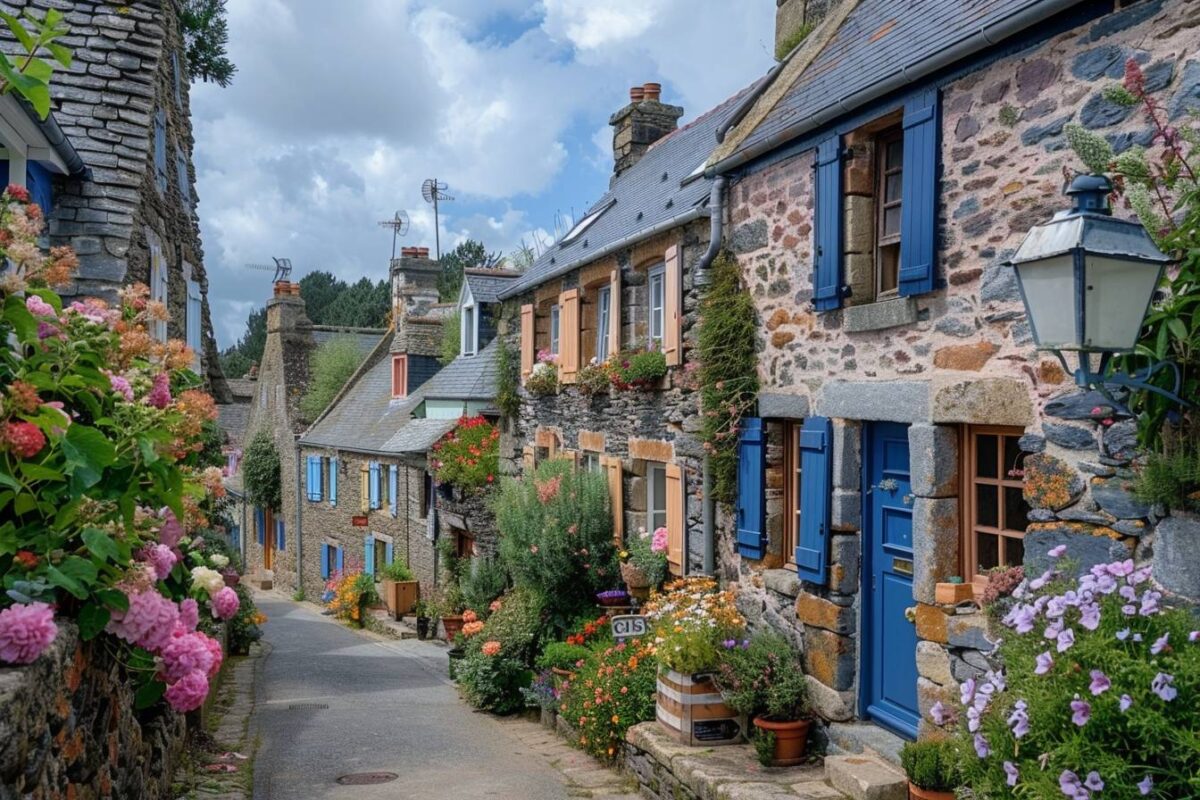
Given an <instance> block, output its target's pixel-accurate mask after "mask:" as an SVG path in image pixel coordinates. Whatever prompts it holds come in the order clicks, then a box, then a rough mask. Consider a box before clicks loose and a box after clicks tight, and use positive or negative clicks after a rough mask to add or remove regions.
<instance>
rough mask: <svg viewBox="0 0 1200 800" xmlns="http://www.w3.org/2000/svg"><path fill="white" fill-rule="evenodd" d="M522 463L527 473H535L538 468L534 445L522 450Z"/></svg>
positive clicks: (526, 446)
mask: <svg viewBox="0 0 1200 800" xmlns="http://www.w3.org/2000/svg"><path fill="white" fill-rule="evenodd" d="M521 461H522V466H523V467H524V468H525V471H526V472H533V470H534V468H536V467H537V451H536V450H534V448H533V446H532V445H528V444H527V445H525V447H523V448H522V449H521Z"/></svg>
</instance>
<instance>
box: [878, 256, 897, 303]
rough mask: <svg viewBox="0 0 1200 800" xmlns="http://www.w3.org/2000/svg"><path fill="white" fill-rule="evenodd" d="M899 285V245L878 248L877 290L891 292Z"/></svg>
mask: <svg viewBox="0 0 1200 800" xmlns="http://www.w3.org/2000/svg"><path fill="white" fill-rule="evenodd" d="M899 286H900V245H898V244H887V245H884V246H883V247H880V248H879V291H880V293H883V292H892V291H895V290H896V289H897V288H898V287H899Z"/></svg>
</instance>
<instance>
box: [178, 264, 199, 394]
mask: <svg viewBox="0 0 1200 800" xmlns="http://www.w3.org/2000/svg"><path fill="white" fill-rule="evenodd" d="M191 272H192V267H191V265H190V264H188V263H187V262H186V261H185V262H183V273H184V274H185V275H191ZM186 283H187V306H186V307H185V315H186V316H185V318H184V329H185V330H186V331H187V345H188V347H190V348H192V353H193V360H192V369H194V370H195V371H197V372H199V371H200V353H201V352H202V351H203V343H202V341H201V335H200V332H201V330H202V327H201V314H202V313H203V309H204V305H203V303H204V299H203V297H202V296H201V294H200V283H199V282H198V281H194V280H192V279H191V278H190V277H189V278H188V279H187V281H186Z"/></svg>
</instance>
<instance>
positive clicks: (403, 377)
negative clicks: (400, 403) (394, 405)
mask: <svg viewBox="0 0 1200 800" xmlns="http://www.w3.org/2000/svg"><path fill="white" fill-rule="evenodd" d="M397 368H399V371H397ZM397 378H398V379H397ZM407 396H408V355H407V354H403V355H395V356H392V397H407Z"/></svg>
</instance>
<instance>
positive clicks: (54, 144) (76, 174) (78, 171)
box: [13, 92, 91, 178]
mask: <svg viewBox="0 0 1200 800" xmlns="http://www.w3.org/2000/svg"><path fill="white" fill-rule="evenodd" d="M13 96H14V97H15V98H16V100H17V102H18V103H20V105H21V108H23V109H24V110H25V113H26V114H28V115H29V119H30V120H32V122H33V124H34V125H37V127H38V130H40V131H41V132H42V136H45V137H46V142H47V144H49V145H50V149H51V150H53V151H54V154H55V155H56V156H58V157H59V158H60V159H62V162H63V166H65V167H66V168H67V175H69V176H70V177H72V178H84V177H87V175H88V173H89V172H90V171H91V170H90V169H89V168H88V165H87V164H85V163H83V158H82V157H80V155H79V153H78V152H77V151H76V150H75V147H74V145H72V144H71V142H70V140H69V139H67V135H66V134H65V133H63V130H62V128H60V127H58V121H57V120H56V119H54V115H53V114H47V115H46V118H45V119H42V118H41V117H39V116H38V113H37V112H36V111H34V109H33V106H32V105H30V104H29V101H28V100H26V99H25V98H24V97H21V96H20V95H19V94H17V93H16V92H14V93H13Z"/></svg>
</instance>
